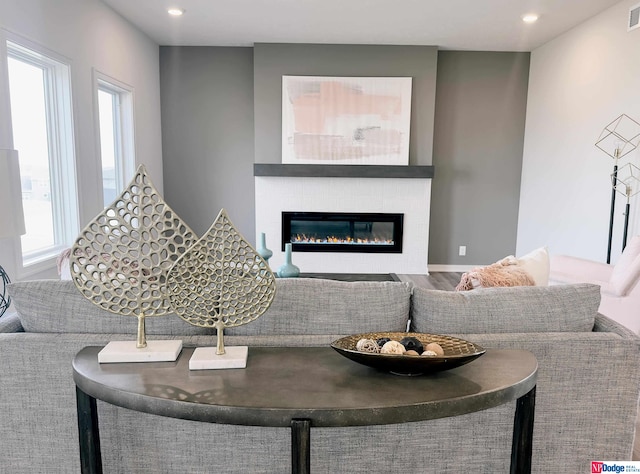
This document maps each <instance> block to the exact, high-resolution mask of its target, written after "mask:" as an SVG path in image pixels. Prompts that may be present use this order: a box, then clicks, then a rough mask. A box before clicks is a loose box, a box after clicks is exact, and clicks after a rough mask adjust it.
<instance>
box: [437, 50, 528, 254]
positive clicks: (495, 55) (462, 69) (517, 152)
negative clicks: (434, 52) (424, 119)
mask: <svg viewBox="0 0 640 474" xmlns="http://www.w3.org/2000/svg"><path fill="white" fill-rule="evenodd" d="M528 78H529V53H502V52H475V51H473V52H472V51H440V52H439V53H438V80H437V88H436V114H435V119H436V123H435V133H434V137H435V138H434V150H433V165H434V167H435V178H434V180H433V183H432V188H431V189H432V191H431V193H432V194H431V196H432V198H431V202H432V206H431V224H430V236H429V263H430V264H447V265H478V264H488V263H493V262H495V261H497V260H499V259H501V258H503V257H505V256H507V255H509V254H515V251H516V230H517V226H518V203H519V196H520V177H521V172H522V150H523V143H524V125H525V112H526V104H527V87H528ZM461 245H464V246H466V247H467V254H466V256H464V257H462V256H459V255H458V253H459V252H458V250H459V246H461Z"/></svg>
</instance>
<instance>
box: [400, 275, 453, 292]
mask: <svg viewBox="0 0 640 474" xmlns="http://www.w3.org/2000/svg"><path fill="white" fill-rule="evenodd" d="M396 275H397V277H398V278H399V279H400V281H407V282H411V283H413V284H414V285H415V286H417V287H420V288H428V289H430V290H445V291H453V290H455V288H456V285H457V284H458V283H459V282H460V278H461V277H462V273H457V272H431V273H430V274H429V275H406V274H400V273H398V274H396Z"/></svg>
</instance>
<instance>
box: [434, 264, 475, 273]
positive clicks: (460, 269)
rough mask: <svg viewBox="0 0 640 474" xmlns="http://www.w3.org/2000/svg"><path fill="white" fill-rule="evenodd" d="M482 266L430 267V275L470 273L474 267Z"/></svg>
mask: <svg viewBox="0 0 640 474" xmlns="http://www.w3.org/2000/svg"><path fill="white" fill-rule="evenodd" d="M479 266H481V265H431V264H429V265H428V268H429V273H431V272H462V273H464V272H468V271H469V270H471V269H472V268H474V267H479Z"/></svg>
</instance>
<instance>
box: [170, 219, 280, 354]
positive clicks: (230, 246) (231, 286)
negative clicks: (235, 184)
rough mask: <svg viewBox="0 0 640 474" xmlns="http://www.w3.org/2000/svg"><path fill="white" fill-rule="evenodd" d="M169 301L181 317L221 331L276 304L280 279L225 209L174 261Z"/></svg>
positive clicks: (220, 332)
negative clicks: (245, 237)
mask: <svg viewBox="0 0 640 474" xmlns="http://www.w3.org/2000/svg"><path fill="white" fill-rule="evenodd" d="M168 286H169V299H170V301H171V305H172V306H173V309H174V311H175V312H176V314H177V315H178V316H180V317H181V318H182V319H184V320H185V321H187V322H188V323H190V324H193V325H194V326H201V327H209V328H212V327H215V328H216V329H217V330H218V349H217V353H218V354H224V344H223V341H222V337H223V334H222V331H223V330H224V328H225V327H233V326H240V325H242V324H247V323H249V322H251V321H253V320H254V319H256V318H258V317H259V316H261V315H262V314H263V313H264V312H265V311H266V310H267V309H268V308H269V306H271V302H272V301H273V298H274V296H275V292H276V280H275V277H274V275H273V273H272V272H271V270H270V268H269V265H268V264H267V262H266V261H265V260H264V259H263V258H262V257H261V256H260V255H259V254H258V252H257V251H256V250H255V249H254V248H253V247H252V246H251V245H250V244H249V242H247V241H246V240H245V239H244V237H242V235H240V233H239V232H238V231H237V230H236V228H235V227H234V226H233V223H232V222H231V220H230V219H229V216H227V213H226V211H225V210H224V209H222V210H221V211H220V213H219V214H218V217H217V218H216V220H215V221H214V222H213V224H212V225H211V227H210V228H209V230H208V231H207V233H206V234H205V235H203V236H202V237H201V238H200V240H198V241H197V242H196V243H195V244H193V246H192V247H191V248H190V249H189V250H187V251H186V252H185V253H184V254H183V255H182V256H181V257H180V258H178V260H177V261H176V263H175V264H174V265H173V268H171V270H170V271H169V275H168Z"/></svg>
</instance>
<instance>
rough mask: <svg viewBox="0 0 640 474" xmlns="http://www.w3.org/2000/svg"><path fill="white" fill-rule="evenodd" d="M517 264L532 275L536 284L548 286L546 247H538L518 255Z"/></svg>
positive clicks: (547, 252)
mask: <svg viewBox="0 0 640 474" xmlns="http://www.w3.org/2000/svg"><path fill="white" fill-rule="evenodd" d="M518 266H519V267H521V268H523V269H524V270H526V271H527V272H528V273H529V274H530V275H531V276H532V277H533V281H535V282H536V286H549V251H548V250H547V247H540V248H539V249H535V250H533V251H532V252H529V253H528V254H526V255H523V256H522V257H518Z"/></svg>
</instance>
